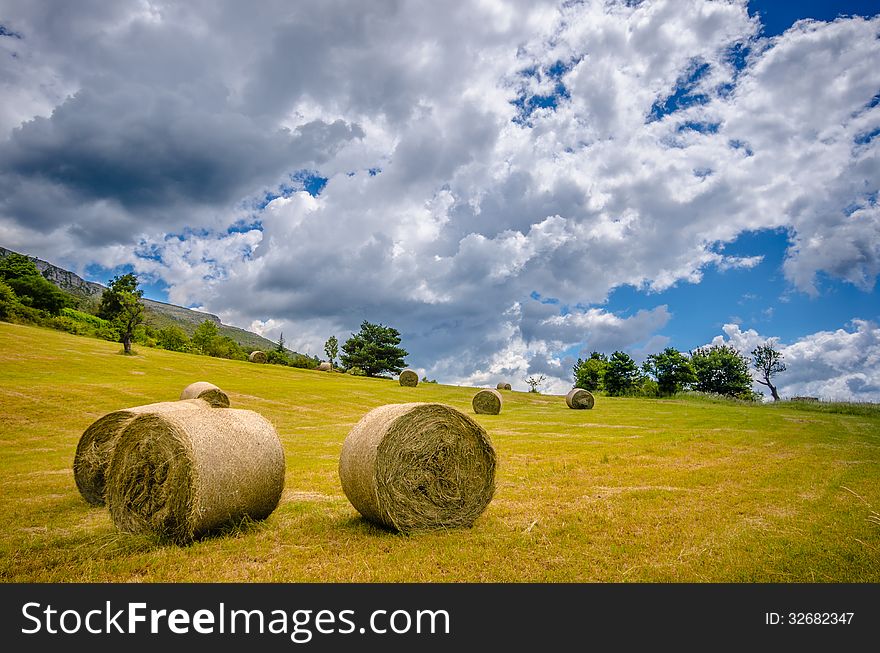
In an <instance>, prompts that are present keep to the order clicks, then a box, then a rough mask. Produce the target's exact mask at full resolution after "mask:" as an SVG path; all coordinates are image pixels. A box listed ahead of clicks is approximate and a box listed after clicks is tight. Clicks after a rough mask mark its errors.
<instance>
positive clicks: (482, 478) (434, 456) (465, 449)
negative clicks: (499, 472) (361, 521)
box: [339, 403, 495, 532]
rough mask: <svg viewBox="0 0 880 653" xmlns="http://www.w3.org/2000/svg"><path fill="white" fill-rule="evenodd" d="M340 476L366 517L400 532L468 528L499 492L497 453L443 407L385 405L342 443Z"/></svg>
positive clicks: (479, 432) (475, 427)
mask: <svg viewBox="0 0 880 653" xmlns="http://www.w3.org/2000/svg"><path fill="white" fill-rule="evenodd" d="M339 478H340V480H341V481H342V489H343V491H344V492H345V496H347V497H348V500H349V501H351V504H352V505H353V506H354V507H355V508H356V509H357V510H358V512H360V513H361V514H362V515H363V516H364V517H366V518H367V519H369V520H370V521H373V522H375V523H377V524H380V525H382V526H385V527H386V528H392V529H397V530H399V531H402V532H409V531H414V530H436V529H444V528H457V527H467V526H471V525H472V524H473V523H474V520H475V519H476V518H477V517H479V516H480V514H482V512H483V510H485V509H486V506H487V505H489V501H491V500H492V495H493V494H494V492H495V449H494V448H493V447H492V442H491V441H490V440H489V436H488V435H487V433H486V431H485V429H483V427H482V426H480V425H479V424H478V423H477V422H476V421H474V419H473V418H471V417H468V416H467V415H465V414H464V413H462V412H461V411H459V410H457V409H455V408H453V407H452V406H447V405H445V404H435V403H409V404H389V405H387V406H380V407H379V408H376V409H374V410H372V411H370V412H369V413H367V414H366V415H365V416H364V417H363V419H361V421H360V422H358V423H357V424H356V425H355V426H354V428H353V429H352V430H351V432H350V433H349V434H348V436H347V437H346V438H345V442H344V443H343V445H342V455H341V456H340V458H339Z"/></svg>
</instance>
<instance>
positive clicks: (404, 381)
mask: <svg viewBox="0 0 880 653" xmlns="http://www.w3.org/2000/svg"><path fill="white" fill-rule="evenodd" d="M418 384H419V375H418V374H416V373H415V372H414V371H413V370H403V372H401V373H400V385H402V386H404V387H406V388H415V387H416V386H417V385H418Z"/></svg>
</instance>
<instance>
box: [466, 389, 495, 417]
mask: <svg viewBox="0 0 880 653" xmlns="http://www.w3.org/2000/svg"><path fill="white" fill-rule="evenodd" d="M502 403H503V401H502V399H501V393H500V392H498V391H497V390H480V391H479V392H478V393H477V394H475V395H474V398H473V401H472V402H471V404H472V405H473V407H474V412H475V413H477V414H478V415H497V414H498V413H500V412H501V404H502Z"/></svg>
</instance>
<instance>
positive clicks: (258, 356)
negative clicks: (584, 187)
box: [248, 350, 269, 363]
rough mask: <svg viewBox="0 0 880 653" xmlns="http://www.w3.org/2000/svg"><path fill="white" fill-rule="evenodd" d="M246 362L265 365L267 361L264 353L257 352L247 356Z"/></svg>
mask: <svg viewBox="0 0 880 653" xmlns="http://www.w3.org/2000/svg"><path fill="white" fill-rule="evenodd" d="M248 360H249V361H250V362H251V363H265V362H266V361H267V360H269V359H268V358H267V357H266V352H262V351H259V350H257V351H252V352H251V353H250V354H248Z"/></svg>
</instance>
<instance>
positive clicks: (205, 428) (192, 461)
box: [106, 408, 284, 544]
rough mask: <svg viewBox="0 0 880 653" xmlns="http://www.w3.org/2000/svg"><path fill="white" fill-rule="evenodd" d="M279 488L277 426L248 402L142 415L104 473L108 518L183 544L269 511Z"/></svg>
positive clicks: (128, 528) (281, 480)
mask: <svg viewBox="0 0 880 653" xmlns="http://www.w3.org/2000/svg"><path fill="white" fill-rule="evenodd" d="M283 489H284V450H283V449H282V446H281V441H280V440H279V439H278V434H277V433H276V432H275V428H274V427H273V426H272V424H270V423H269V421H268V420H266V419H265V418H264V417H262V416H261V415H259V414H258V413H255V412H253V411H250V410H240V409H235V408H229V409H226V410H196V411H172V412H167V413H148V414H144V415H141V416H139V417H137V418H135V419H134V420H132V422H131V423H130V424H129V425H128V426H127V427H126V428H125V430H124V431H123V432H122V434H121V435H120V436H119V441H118V442H117V444H116V451H115V452H114V454H113V459H112V461H111V462H110V468H109V470H108V474H107V492H106V496H107V504H108V506H109V508H110V516H111V517H112V519H113V523H114V524H115V525H116V527H117V528H119V529H120V530H122V531H125V532H129V533H150V534H153V535H156V536H158V537H160V538H162V539H166V540H170V541H172V542H176V543H178V544H185V543H188V542H190V541H192V540H193V539H195V538H197V537H200V536H202V535H205V534H207V533H210V532H211V531H214V530H216V529H218V528H220V527H223V526H226V525H230V524H234V523H237V522H240V521H241V520H243V519H253V520H260V519H265V518H266V517H268V516H269V515H270V514H271V513H272V511H273V510H275V507H276V506H277V505H278V500H279V499H280V498H281V492H282V490H283Z"/></svg>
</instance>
